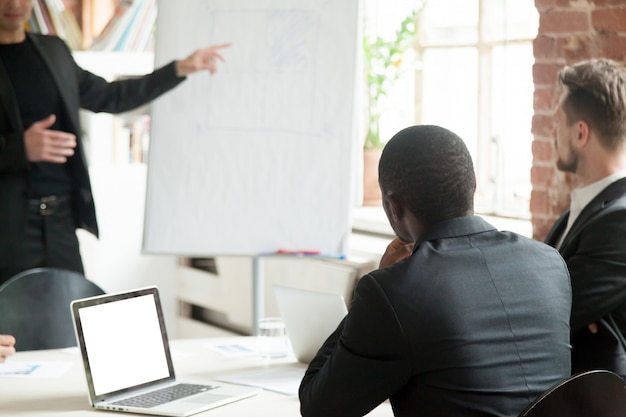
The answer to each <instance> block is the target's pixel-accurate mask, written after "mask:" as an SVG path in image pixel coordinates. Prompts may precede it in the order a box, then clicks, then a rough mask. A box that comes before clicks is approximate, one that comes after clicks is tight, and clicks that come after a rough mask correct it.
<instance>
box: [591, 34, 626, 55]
mask: <svg viewBox="0 0 626 417" xmlns="http://www.w3.org/2000/svg"><path fill="white" fill-rule="evenodd" d="M591 45H592V46H591V48H592V52H593V55H594V56H601V57H604V58H610V59H614V60H616V61H624V60H625V59H626V33H624V34H620V35H618V34H615V33H607V34H598V35H597V36H596V37H595V38H594V39H593V41H592V42H591Z"/></svg>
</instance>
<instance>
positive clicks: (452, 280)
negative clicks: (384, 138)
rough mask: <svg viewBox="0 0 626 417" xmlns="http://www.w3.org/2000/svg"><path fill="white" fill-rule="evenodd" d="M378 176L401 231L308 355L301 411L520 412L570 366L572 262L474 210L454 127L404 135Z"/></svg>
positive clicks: (468, 169) (467, 165)
mask: <svg viewBox="0 0 626 417" xmlns="http://www.w3.org/2000/svg"><path fill="white" fill-rule="evenodd" d="M379 182H380V188H381V191H382V194H383V207H384V209H385V212H386V213H387V217H388V219H389V222H390V224H391V226H392V228H393V230H394V231H395V233H396V235H397V236H398V239H396V240H395V241H394V242H392V243H391V244H390V245H389V247H388V249H387V251H386V253H385V255H384V256H383V258H382V260H381V268H380V269H378V270H376V271H373V272H371V273H370V274H368V275H365V276H364V277H363V278H361V280H360V281H359V283H358V286H357V288H356V291H355V296H354V300H353V302H352V305H351V307H350V311H349V313H348V315H347V316H346V318H345V319H344V321H343V322H342V323H341V324H340V325H339V327H338V328H337V330H336V331H335V332H334V333H333V334H332V335H330V337H329V338H328V340H327V341H326V342H325V343H324V345H323V346H322V348H321V349H320V350H319V352H318V353H317V356H316V357H315V358H314V359H313V361H312V362H311V363H310V365H309V368H308V370H307V371H306V374H305V376H304V378H303V380H302V383H301V386H300V401H301V412H302V415H303V416H305V417H310V416H324V417H332V416H342V417H348V416H362V415H365V414H367V413H368V412H369V411H370V410H372V409H373V408H374V407H376V406H377V405H378V404H380V403H381V402H383V401H385V400H386V399H388V398H389V399H390V400H391V405H392V407H393V410H394V413H395V415H396V416H412V417H416V416H429V417H431V416H445V417H451V416H463V417H472V416H517V415H518V413H519V412H521V411H522V410H523V409H524V408H525V407H526V406H527V405H528V404H529V403H530V402H531V401H532V400H533V399H535V398H536V397H537V396H538V395H539V394H540V393H542V392H543V391H545V390H546V389H548V388H549V387H551V386H552V385H553V384H555V383H557V382H558V381H560V380H561V379H564V378H566V377H567V376H569V374H570V344H569V330H570V329H569V317H570V309H571V289H570V282H569V274H568V271H567V268H566V266H565V262H564V261H563V259H562V258H561V256H560V255H559V253H558V252H557V251H556V250H555V249H553V248H551V247H549V246H548V245H546V244H544V243H541V242H538V241H534V240H531V239H528V238H525V237H522V236H519V235H517V234H515V233H511V232H500V231H498V230H496V229H495V228H494V227H493V226H491V225H490V224H488V223H487V222H485V221H484V220H483V219H482V218H480V217H477V216H475V215H473V196H474V191H475V188H476V178H475V174H474V167H473V164H472V160H471V157H470V154H469V152H468V150H467V148H466V146H465V144H464V143H463V141H462V140H461V139H460V138H459V137H458V136H457V135H455V134H454V133H452V132H450V131H448V130H446V129H443V128H441V127H438V126H414V127H409V128H407V129H404V130H402V131H400V132H399V133H398V134H396V135H395V136H394V137H393V138H392V139H391V140H390V141H389V142H388V143H387V145H386V146H385V149H384V151H383V154H382V157H381V161H380V165H379ZM405 242H406V243H405Z"/></svg>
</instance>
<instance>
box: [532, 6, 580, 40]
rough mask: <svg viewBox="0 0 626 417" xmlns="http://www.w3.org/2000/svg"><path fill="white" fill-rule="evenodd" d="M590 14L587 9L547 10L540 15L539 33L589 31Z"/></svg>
mask: <svg viewBox="0 0 626 417" xmlns="http://www.w3.org/2000/svg"><path fill="white" fill-rule="evenodd" d="M589 29H590V27H589V14H588V13H587V12H585V11H560V10H554V9H552V10H547V11H546V12H544V13H541V14H540V15H539V33H544V34H546V33H570V32H587V31H589Z"/></svg>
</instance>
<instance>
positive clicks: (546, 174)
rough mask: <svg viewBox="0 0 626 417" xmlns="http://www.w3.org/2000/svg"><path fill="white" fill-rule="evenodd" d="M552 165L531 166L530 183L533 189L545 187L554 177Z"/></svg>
mask: <svg viewBox="0 0 626 417" xmlns="http://www.w3.org/2000/svg"><path fill="white" fill-rule="evenodd" d="M554 171H555V168H554V166H551V167H548V166H533V167H532V168H531V169H530V183H531V184H532V186H533V189H536V188H547V187H548V186H549V185H550V184H551V183H552V179H553V178H554Z"/></svg>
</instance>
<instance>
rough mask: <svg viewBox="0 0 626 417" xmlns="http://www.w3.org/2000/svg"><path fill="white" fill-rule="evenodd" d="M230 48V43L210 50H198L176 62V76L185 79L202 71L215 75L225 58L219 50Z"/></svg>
mask: <svg viewBox="0 0 626 417" xmlns="http://www.w3.org/2000/svg"><path fill="white" fill-rule="evenodd" d="M229 46H230V43H224V44H221V45H213V46H209V47H208V48H203V49H198V50H197V51H195V52H194V53H192V54H191V55H189V56H188V57H187V58H185V59H183V60H180V61H176V75H178V76H179V77H185V76H187V75H189V74H192V73H194V72H198V71H202V70H207V71H209V72H210V73H211V74H215V72H216V71H217V64H218V61H224V57H222V55H221V54H220V52H219V50H220V49H222V48H227V47H229Z"/></svg>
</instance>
